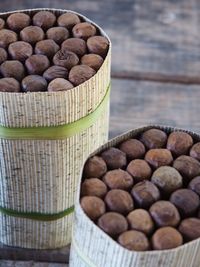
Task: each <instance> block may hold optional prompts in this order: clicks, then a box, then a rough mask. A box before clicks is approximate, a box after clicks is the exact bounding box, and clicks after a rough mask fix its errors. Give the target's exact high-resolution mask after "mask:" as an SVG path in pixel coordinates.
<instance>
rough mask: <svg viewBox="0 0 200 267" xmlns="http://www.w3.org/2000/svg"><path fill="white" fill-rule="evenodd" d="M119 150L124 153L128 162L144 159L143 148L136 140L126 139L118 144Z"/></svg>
mask: <svg viewBox="0 0 200 267" xmlns="http://www.w3.org/2000/svg"><path fill="white" fill-rule="evenodd" d="M119 149H120V150H121V151H123V152H124V153H126V155H127V158H128V159H129V160H133V159H140V158H143V157H144V154H145V147H144V145H143V144H142V143H141V142H140V141H139V140H137V139H128V140H126V141H124V142H123V143H121V144H120V146H119Z"/></svg>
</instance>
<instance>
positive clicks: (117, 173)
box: [103, 169, 134, 190]
mask: <svg viewBox="0 0 200 267" xmlns="http://www.w3.org/2000/svg"><path fill="white" fill-rule="evenodd" d="M103 181H104V183H105V184H106V185H107V186H108V187H109V188H110V189H122V190H129V189H131V188H132V187H133V182H134V181H133V178H132V176H131V175H130V174H129V173H128V172H126V171H124V170H121V169H117V170H112V171H108V172H107V173H106V174H105V175H104V176H103Z"/></svg>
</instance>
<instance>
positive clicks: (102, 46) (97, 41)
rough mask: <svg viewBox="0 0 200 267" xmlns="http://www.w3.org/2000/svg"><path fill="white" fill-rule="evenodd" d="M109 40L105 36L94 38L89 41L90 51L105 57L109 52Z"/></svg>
mask: <svg viewBox="0 0 200 267" xmlns="http://www.w3.org/2000/svg"><path fill="white" fill-rule="evenodd" d="M108 46H109V43H108V39H107V38H106V37H104V36H93V37H90V38H89V39H88V40H87V47H88V51H89V52H90V53H93V54H97V55H100V56H102V57H105V56H106V54H107V52H108Z"/></svg>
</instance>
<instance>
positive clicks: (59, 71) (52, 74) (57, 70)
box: [43, 66, 68, 81]
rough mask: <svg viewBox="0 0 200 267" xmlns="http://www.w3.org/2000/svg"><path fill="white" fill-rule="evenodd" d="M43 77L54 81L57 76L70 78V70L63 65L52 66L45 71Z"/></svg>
mask: <svg viewBox="0 0 200 267" xmlns="http://www.w3.org/2000/svg"><path fill="white" fill-rule="evenodd" d="M43 77H44V78H45V79H46V80H47V81H52V80H54V79H56V78H65V79H67V78H68V70H67V69H66V68H64V67H61V66H51V67H49V68H48V69H47V70H45V72H44V73H43Z"/></svg>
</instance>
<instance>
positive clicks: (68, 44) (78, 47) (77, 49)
mask: <svg viewBox="0 0 200 267" xmlns="http://www.w3.org/2000/svg"><path fill="white" fill-rule="evenodd" d="M62 49H66V50H68V51H71V52H73V53H75V54H76V55H77V56H79V57H81V56H83V55H84V54H86V52H87V46H86V42H85V41H84V40H83V39H80V38H69V39H67V40H65V41H64V42H63V43H62ZM85 65H87V64H85Z"/></svg>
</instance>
